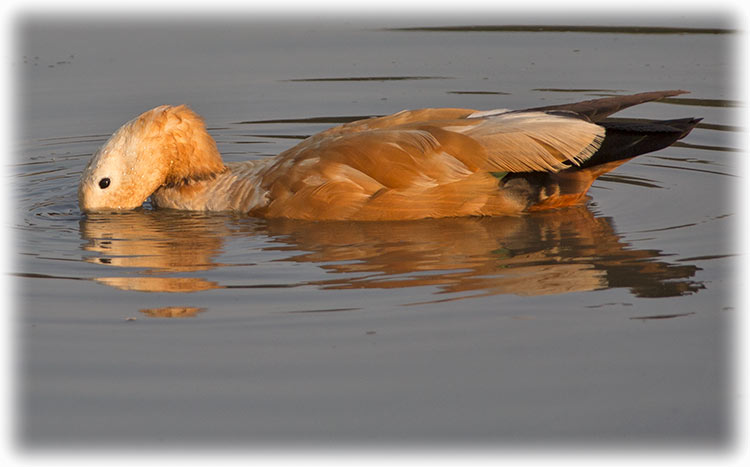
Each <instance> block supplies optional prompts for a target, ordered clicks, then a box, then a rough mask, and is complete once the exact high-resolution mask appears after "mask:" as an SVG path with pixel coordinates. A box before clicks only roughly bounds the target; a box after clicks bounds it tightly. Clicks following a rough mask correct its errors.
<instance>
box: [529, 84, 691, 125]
mask: <svg viewBox="0 0 750 467" xmlns="http://www.w3.org/2000/svg"><path fill="white" fill-rule="evenodd" d="M680 94H689V92H688V91H683V90H681V89H674V90H670V91H651V92H641V93H638V94H631V95H628V96H612V97H603V98H601V99H591V100H587V101H582V102H575V103H573V104H561V105H548V106H544V107H533V108H530V109H525V110H519V111H518V112H529V111H539V112H549V111H556V112H573V113H575V114H578V115H581V116H584V117H586V118H588V119H589V120H591V121H592V122H599V121H602V120H604V119H605V118H607V117H609V116H610V115H612V114H613V113H615V112H619V111H620V110H623V109H627V108H628V107H632V106H634V105H638V104H643V103H645V102H651V101H655V100H659V99H663V98H665V97H672V96H678V95H680Z"/></svg>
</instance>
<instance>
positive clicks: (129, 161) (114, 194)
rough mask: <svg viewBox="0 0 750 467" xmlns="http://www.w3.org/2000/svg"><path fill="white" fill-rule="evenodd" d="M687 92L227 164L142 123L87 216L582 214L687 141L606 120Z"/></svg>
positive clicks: (369, 136) (183, 117)
mask: <svg viewBox="0 0 750 467" xmlns="http://www.w3.org/2000/svg"><path fill="white" fill-rule="evenodd" d="M685 92H686V91H680V90H675V91H657V92H646V93H641V94H634V95H628V96H616V97H607V98H602V99H594V100H589V101H584V102H578V103H574V104H565V105H553V106H547V107H537V108H530V109H525V110H514V111H509V110H490V111H476V110H470V109H453V108H450V109H421V110H405V111H402V112H398V113H396V114H393V115H388V116H385V117H374V118H368V119H364V120H359V121H355V122H351V123H346V124H343V125H339V126H336V127H334V128H331V129H328V130H326V131H323V132H321V133H318V134H316V135H314V136H311V137H309V138H307V139H305V140H304V141H302V142H300V143H299V144H297V145H296V146H294V147H292V148H291V149H288V150H286V151H284V152H282V153H281V154H279V155H278V156H275V157H270V158H265V159H260V160H252V161H247V162H235V163H224V162H223V161H222V159H221V156H220V154H219V151H218V150H217V148H216V143H215V141H214V139H213V138H212V137H211V136H210V135H209V134H208V132H207V131H206V128H205V126H204V123H203V121H202V119H201V118H200V117H199V116H198V115H197V114H195V113H194V112H193V111H192V110H190V109H189V108H188V107H186V106H185V105H179V106H168V105H163V106H160V107H156V108H155V109H152V110H149V111H147V112H145V113H143V114H142V115H140V116H138V117H136V118H135V119H133V120H131V121H130V122H128V123H126V124H125V125H123V126H122V127H121V128H120V129H118V130H117V131H116V132H115V133H114V134H113V135H112V137H111V138H110V139H109V140H108V141H107V142H106V143H105V144H104V146H103V147H102V148H101V149H100V150H99V151H97V152H96V154H94V156H93V157H92V159H91V161H90V162H89V163H88V165H87V166H86V168H85V169H84V171H83V174H82V177H81V183H80V186H79V189H78V199H79V204H80V207H81V210H82V211H110V210H129V209H135V208H137V207H139V206H141V205H142V204H143V203H144V202H145V201H146V200H147V199H148V198H149V197H151V203H152V205H153V206H155V207H157V208H171V209H181V210H197V211H236V212H243V213H247V214H249V215H251V216H257V217H265V218H291V219H308V220H344V219H348V220H400V219H420V218H430V217H434V218H437V217H457V216H495V215H516V214H519V213H522V212H527V211H536V210H541V209H550V208H557V207H562V206H567V205H571V204H575V203H579V202H580V201H581V200H582V199H584V197H585V194H586V191H587V190H588V189H589V187H590V186H591V184H592V183H593V182H594V180H595V179H596V178H597V177H598V176H600V175H601V174H603V173H606V172H609V171H610V170H612V169H614V168H615V167H617V166H618V165H620V164H622V163H624V162H625V161H627V160H628V159H630V158H632V157H635V156H638V155H640V154H644V153H648V152H652V151H656V150H659V149H662V148H665V147H667V146H669V145H671V144H672V143H674V142H675V141H677V140H678V139H680V138H683V137H684V136H686V135H687V134H688V133H689V132H690V131H691V130H692V129H693V128H694V127H695V126H696V125H697V124H698V122H699V121H700V119H695V118H684V119H678V120H662V121H651V120H649V121H642V120H641V121H632V120H630V121H628V120H614V119H609V118H607V117H608V116H609V115H611V114H613V113H615V112H617V111H619V110H621V109H624V108H626V107H630V106H632V105H636V104H641V103H644V102H648V101H653V100H657V99H661V98H664V97H668V96H675V95H678V94H683V93H685Z"/></svg>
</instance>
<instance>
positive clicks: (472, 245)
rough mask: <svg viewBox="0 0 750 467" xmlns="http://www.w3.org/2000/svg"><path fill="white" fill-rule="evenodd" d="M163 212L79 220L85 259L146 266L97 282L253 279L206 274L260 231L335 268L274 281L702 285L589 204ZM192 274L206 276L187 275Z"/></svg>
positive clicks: (515, 288)
mask: <svg viewBox="0 0 750 467" xmlns="http://www.w3.org/2000/svg"><path fill="white" fill-rule="evenodd" d="M161 214H162V215H156V213H155V212H153V211H133V212H128V213H122V214H97V215H93V216H89V217H88V218H86V219H84V220H83V221H82V226H81V232H82V234H83V235H84V237H85V239H86V240H87V246H86V247H85V248H86V249H87V250H89V251H95V252H97V253H98V256H96V257H93V258H90V259H89V261H92V262H95V263H99V264H108V265H113V266H127V267H130V268H139V267H140V268H144V269H145V270H144V271H142V272H136V275H132V274H130V275H124V276H123V277H109V278H101V279H98V281H99V282H101V283H104V284H107V285H110V286H114V287H117V288H120V289H125V290H139V291H161V292H190V291H200V290H206V289H209V288H222V287H232V288H237V289H239V288H245V287H251V288H252V287H259V286H258V285H255V284H246V285H243V284H237V283H236V278H237V274H233V275H232V277H233V278H234V280H233V283H232V284H231V285H228V284H221V283H220V282H216V279H214V278H213V277H211V274H210V272H208V271H209V270H210V269H213V268H216V267H225V266H232V265H233V263H231V262H230V263H229V264H219V263H217V262H216V261H215V258H216V257H217V256H218V255H219V253H220V252H221V251H222V245H223V243H224V242H225V241H226V240H228V239H229V238H231V237H240V236H241V237H243V238H253V237H260V238H261V239H262V240H263V242H262V243H259V245H262V248H263V249H264V250H266V251H275V252H276V253H277V254H281V255H282V257H281V258H277V259H276V260H283V261H291V262H296V263H314V264H316V265H318V266H319V267H321V268H323V269H324V270H326V271H329V272H331V273H334V274H333V276H332V277H331V278H329V279H326V280H321V281H316V282H305V283H304V284H281V285H291V286H293V285H315V286H318V287H321V288H328V289H352V288H400V287H414V286H435V287H438V288H439V289H440V291H442V292H445V293H456V292H474V291H476V292H477V293H478V294H480V295H493V294H508V293H511V294H517V295H541V294H559V293H566V292H574V291H587V290H597V289H603V288H611V287H625V288H629V289H631V291H632V292H633V293H634V294H636V295H638V296H672V295H681V294H684V293H690V292H694V291H696V290H698V289H699V288H701V285H700V284H699V283H696V282H693V281H691V280H689V278H690V277H692V276H693V275H694V274H695V272H696V271H697V269H698V268H697V267H695V266H693V265H687V264H685V265H672V264H668V263H665V262H661V261H658V260H657V259H656V258H658V256H659V252H658V251H654V250H637V249H632V247H631V246H630V245H628V244H626V243H623V242H622V241H621V239H620V238H619V237H618V236H617V234H616V233H615V232H614V229H613V227H612V225H611V222H610V220H609V219H608V218H603V217H599V218H597V217H595V216H594V215H593V214H592V213H591V212H590V211H589V210H588V209H587V208H586V207H585V206H575V207H569V208H564V209H559V210H553V211H546V212H540V213H532V214H528V215H525V216H517V217H486V218H471V217H468V218H450V219H423V220H415V221H408V222H340V221H337V222H308V221H299V220H284V219H278V220H270V221H253V220H250V221H251V222H247V221H248V220H242V219H239V220H238V219H233V218H231V217H224V216H211V215H195V214H189V213H177V212H168V213H161ZM108 220H111V221H112V222H108ZM105 247H106V248H105ZM287 252H289V253H287ZM300 252H302V253H300ZM229 257H230V258H231V255H230V256H229ZM102 260H104V261H102ZM194 265H195V266H194ZM242 266H243V267H244V268H248V267H249V268H252V267H253V266H252V264H243V265H242ZM200 271H205V272H203V273H200ZM196 273H200V274H201V275H202V276H203V277H194V276H195V274H196ZM186 276H187V277H186ZM251 276H252V273H250V272H248V273H247V274H246V277H251ZM279 285H280V284H274V285H273V286H279ZM261 287H262V286H261ZM464 295H465V294H464Z"/></svg>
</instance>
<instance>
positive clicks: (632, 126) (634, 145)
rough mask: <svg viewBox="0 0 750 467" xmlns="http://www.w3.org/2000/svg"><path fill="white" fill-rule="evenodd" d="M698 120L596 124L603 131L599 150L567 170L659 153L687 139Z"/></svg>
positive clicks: (607, 122)
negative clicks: (676, 142) (603, 129)
mask: <svg viewBox="0 0 750 467" xmlns="http://www.w3.org/2000/svg"><path fill="white" fill-rule="evenodd" d="M700 121H701V119H700V118H682V119H677V120H661V121H648V122H623V121H607V120H604V121H601V122H598V123H597V124H598V125H600V126H603V127H604V128H606V134H605V136H604V142H603V143H602V145H601V147H600V148H599V150H598V151H596V153H594V155H593V156H591V158H589V159H588V160H586V161H585V162H584V163H583V164H581V165H580V166H578V167H573V168H571V169H568V170H578V169H581V168H587V167H593V166H596V165H600V164H605V163H608V162H614V161H619V160H623V159H630V158H632V157H635V156H639V155H641V154H646V153H649V152H654V151H658V150H660V149H663V148H666V147H667V146H669V145H671V144H673V143H674V142H675V141H677V140H679V139H681V138H684V137H685V136H687V134H688V133H690V131H692V129H693V128H695V126H696V125H697V124H698V122H700Z"/></svg>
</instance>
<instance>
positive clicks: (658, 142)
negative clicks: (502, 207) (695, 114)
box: [500, 118, 701, 211]
mask: <svg viewBox="0 0 750 467" xmlns="http://www.w3.org/2000/svg"><path fill="white" fill-rule="evenodd" d="M700 121H701V119H700V118H682V119H677V120H662V121H626V120H613V119H612V120H604V121H600V122H597V124H598V125H601V126H603V127H604V128H606V136H605V138H604V142H603V143H602V145H601V147H600V148H599V149H598V150H597V151H596V153H594V155H593V156H591V158H590V159H588V160H586V161H585V162H584V163H583V164H581V165H579V166H575V167H571V168H569V169H566V170H562V171H560V172H557V173H544V172H526V173H515V174H508V175H507V176H506V177H504V178H503V179H502V181H501V182H500V183H501V188H502V189H504V190H508V191H509V192H510V194H512V196H514V197H516V198H521V199H525V200H526V202H527V203H528V208H527V209H528V210H529V211H539V210H543V209H551V208H558V207H563V206H569V205H572V204H576V203H578V202H580V201H581V200H582V199H583V198H584V197H585V195H586V192H587V191H588V189H589V188H590V187H591V184H592V183H594V181H595V180H596V179H597V178H598V177H600V176H601V175H603V174H605V173H607V172H610V171H611V170H613V169H615V168H616V167H618V166H620V165H622V164H624V163H625V162H627V161H628V160H630V159H632V158H633V157H636V156H639V155H641V154H645V153H649V152H654V151H658V150H659V149H663V148H665V147H667V146H669V145H671V144H673V143H674V142H675V141H677V140H679V139H681V138H684V137H685V136H687V135H688V133H690V131H692V129H693V128H695V126H696V125H697V124H698V122H700Z"/></svg>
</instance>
